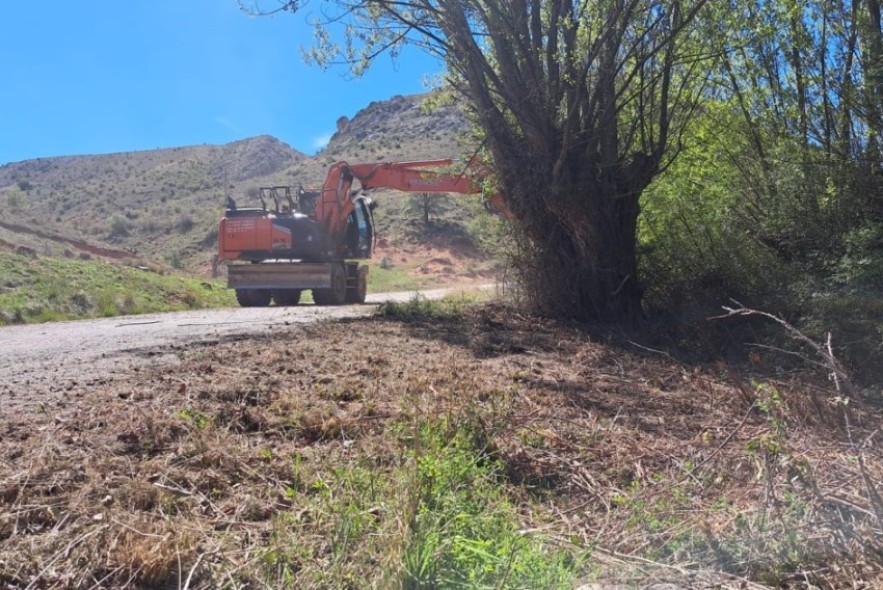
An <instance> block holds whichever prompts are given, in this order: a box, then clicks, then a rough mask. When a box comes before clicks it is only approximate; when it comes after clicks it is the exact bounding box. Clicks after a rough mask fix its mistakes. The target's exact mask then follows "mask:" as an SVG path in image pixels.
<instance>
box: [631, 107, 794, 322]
mask: <svg viewBox="0 0 883 590" xmlns="http://www.w3.org/2000/svg"><path fill="white" fill-rule="evenodd" d="M740 124H741V123H740V120H739V118H738V114H737V113H736V112H734V111H733V110H732V109H731V108H730V107H729V106H728V105H725V104H718V105H715V104H709V105H707V108H706V111H705V113H704V114H703V115H702V116H701V117H698V118H697V120H696V121H695V123H694V125H693V126H692V128H691V132H690V134H689V135H687V136H686V137H685V146H686V147H685V149H684V151H683V152H682V153H681V154H680V156H679V158H678V159H677V160H676V161H675V162H674V163H673V164H672V165H671V166H670V167H669V169H668V170H667V171H666V172H665V173H664V174H663V175H661V176H659V177H657V178H656V180H655V181H654V182H653V183H652V184H651V185H650V187H648V189H647V190H646V191H645V193H644V196H643V199H642V216H641V218H640V219H639V225H638V231H639V241H640V253H641V270H642V273H643V280H644V283H645V284H646V285H647V294H646V300H647V303H648V304H649V305H650V306H651V307H656V308H663V309H672V308H675V307H677V305H678V304H679V303H680V302H684V301H693V300H696V299H699V300H707V299H712V300H716V301H721V300H722V301H726V300H727V298H728V297H744V296H746V295H756V294H758V293H763V292H771V291H775V290H776V289H779V288H781V286H782V284H783V280H784V279H786V278H787V274H786V273H785V269H784V266H783V265H782V264H781V262H780V261H777V260H776V258H775V257H774V256H773V255H772V253H771V252H770V250H769V249H768V248H766V247H765V246H764V245H763V243H762V242H761V241H759V240H758V239H757V237H756V235H752V234H753V232H752V230H751V228H750V227H749V226H750V225H751V224H752V222H753V221H754V220H756V217H755V218H754V219H752V218H750V217H748V216H746V213H745V211H746V207H747V204H746V203H745V198H744V195H745V194H746V190H747V189H748V188H749V187H746V186H744V184H743V181H744V178H743V176H742V175H741V174H740V170H739V168H738V167H736V166H734V165H733V162H732V157H733V156H734V154H736V153H739V150H740V149H742V147H743V146H744V144H745V137H744V135H743V134H742V133H741V131H740Z"/></svg>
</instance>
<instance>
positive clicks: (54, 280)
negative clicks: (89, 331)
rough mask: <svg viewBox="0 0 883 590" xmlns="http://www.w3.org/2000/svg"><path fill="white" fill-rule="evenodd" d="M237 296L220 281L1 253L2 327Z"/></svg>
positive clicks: (203, 304) (228, 301) (224, 302)
mask: <svg viewBox="0 0 883 590" xmlns="http://www.w3.org/2000/svg"><path fill="white" fill-rule="evenodd" d="M233 304H235V299H234V296H233V292H232V291H229V290H227V289H225V288H223V285H222V284H221V283H219V282H217V281H207V280H198V279H189V278H183V277H179V276H174V275H167V274H160V273H158V272H154V271H151V270H143V269H140V268H134V267H131V266H125V265H122V264H111V263H106V262H100V261H94V260H79V259H67V258H56V257H39V258H31V257H27V256H23V255H19V254H15V253H12V252H6V251H0V325H4V324H22V323H38V322H46V321H58V320H73V319H82V318H95V317H112V316H118V315H128V314H137V313H151V312H161V311H176V310H184V309H200V308H208V307H222V306H229V305H233Z"/></svg>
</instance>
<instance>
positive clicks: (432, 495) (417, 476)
mask: <svg viewBox="0 0 883 590" xmlns="http://www.w3.org/2000/svg"><path fill="white" fill-rule="evenodd" d="M394 430H398V432H399V436H398V445H397V446H396V448H395V449H394V450H392V451H391V455H390V456H388V457H386V458H385V460H384V461H382V462H380V461H376V460H371V459H367V458H364V457H363V458H353V459H351V460H349V461H347V462H344V463H338V464H336V465H334V464H329V463H331V462H328V463H325V464H324V466H323V465H316V464H311V465H308V464H305V463H302V462H301V461H300V460H299V458H298V457H295V458H294V460H293V463H292V474H291V478H290V482H289V484H288V487H287V491H286V496H287V500H288V501H290V502H291V503H292V505H293V506H294V507H296V508H295V509H292V510H291V511H289V512H283V513H280V514H278V515H277V516H276V517H275V518H274V522H273V533H272V538H271V539H270V542H269V547H270V549H269V550H268V551H266V553H265V554H264V555H263V572H262V573H261V574H260V576H259V577H260V578H261V579H262V580H263V581H264V582H265V583H269V584H271V585H276V584H282V585H288V586H292V587H293V586H297V587H299V588H366V587H376V588H397V589H401V590H416V589H430V588H446V589H463V590H466V589H476V590H478V589H485V588H487V589H491V588H507V589H515V588H525V589H527V588H543V589H556V588H572V587H573V584H574V582H575V580H576V578H577V577H578V575H579V572H580V571H582V569H583V566H585V558H586V555H585V552H583V551H581V550H576V549H573V548H570V547H568V548H567V549H564V548H561V547H558V546H556V545H554V544H552V543H550V542H549V539H548V538H547V537H545V536H543V535H539V534H535V533H524V532H522V531H521V524H520V519H519V515H518V513H517V511H516V508H515V505H514V503H513V502H512V501H511V500H510V498H509V494H510V492H511V490H509V488H508V486H507V482H506V479H505V476H504V473H505V469H504V465H503V464H502V463H501V462H500V461H499V460H498V459H497V458H495V457H494V456H493V455H492V454H491V453H489V452H488V451H487V449H486V448H484V446H483V443H482V442H481V441H482V437H481V436H480V434H479V428H478V426H477V425H475V424H473V423H471V422H469V421H466V422H465V423H464V422H463V421H461V420H456V419H454V418H453V417H450V416H444V417H440V418H435V419H432V420H427V421H421V422H419V423H417V424H414V423H407V424H400V425H399V426H398V428H397V429H394ZM369 580H371V581H370V582H369Z"/></svg>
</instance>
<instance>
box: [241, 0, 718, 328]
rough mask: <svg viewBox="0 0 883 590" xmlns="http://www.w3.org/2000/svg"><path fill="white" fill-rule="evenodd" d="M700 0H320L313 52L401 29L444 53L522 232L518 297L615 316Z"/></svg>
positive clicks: (677, 120)
mask: <svg viewBox="0 0 883 590" xmlns="http://www.w3.org/2000/svg"><path fill="white" fill-rule="evenodd" d="M307 2H308V0H292V1H288V0H280V1H279V6H278V7H276V8H274V9H273V10H287V11H291V12H302V11H305V9H306V6H307ZM703 3H704V0H331V1H328V2H322V3H321V14H323V16H324V18H323V19H322V22H319V23H317V32H318V34H317V41H316V45H315V47H314V51H313V55H314V56H317V57H319V58H320V59H323V60H326V61H333V60H334V59H335V58H338V57H342V58H343V59H344V60H346V61H348V62H349V63H351V64H353V65H354V66H355V68H356V69H357V70H358V69H360V68H364V67H367V65H368V64H369V63H370V61H371V60H372V59H373V58H374V57H375V56H377V55H379V54H381V53H383V52H384V51H392V52H394V53H395V52H397V51H399V50H400V49H401V48H402V47H404V46H405V45H407V44H413V45H417V46H419V47H420V48H422V49H423V50H425V51H428V52H431V53H433V54H435V55H438V56H440V57H441V58H443V59H444V61H445V63H446V64H447V68H448V72H449V82H450V83H451V85H452V87H453V88H454V90H455V91H456V92H458V93H460V94H461V95H462V97H463V98H464V99H465V100H464V103H465V104H467V105H468V106H469V107H470V110H471V112H472V113H473V114H474V117H475V120H476V122H477V123H478V125H479V127H480V129H481V130H482V131H483V134H484V138H485V146H486V148H487V152H488V154H489V155H490V158H491V159H492V160H493V167H494V169H495V172H496V177H497V182H498V184H499V189H500V190H501V191H502V193H503V195H504V196H505V199H506V201H507V205H508V207H509V209H510V210H511V211H512V213H513V215H514V218H515V225H516V226H517V231H518V234H519V236H520V237H521V238H522V239H523V240H524V241H525V242H524V243H527V244H529V246H530V247H529V248H528V249H525V251H526V252H530V255H529V256H526V257H525V258H524V259H523V260H521V261H520V263H521V267H520V268H521V270H522V271H523V273H522V287H523V288H524V292H525V293H526V295H527V296H528V300H529V301H530V302H531V303H533V305H534V306H535V307H536V308H537V309H538V310H539V311H541V312H545V313H548V314H552V315H557V316H568V317H574V318H578V319H589V320H602V321H620V320H626V321H628V320H634V319H636V318H637V317H639V315H640V312H641V294H642V288H641V286H640V283H639V279H638V266H637V251H636V225H637V219H638V214H639V211H640V206H639V197H640V195H641V192H642V191H643V190H644V188H645V187H647V185H648V184H649V183H650V181H651V180H652V179H653V177H654V176H655V175H656V174H657V173H658V172H659V171H660V169H661V167H662V166H664V163H665V158H666V157H667V153H669V152H668V147H669V144H670V142H671V140H672V139H673V138H674V137H677V135H678V133H679V131H680V128H681V126H682V124H683V122H684V120H685V119H686V115H688V114H689V113H690V112H691V110H692V109H693V108H694V107H695V100H694V99H695V97H696V93H697V92H698V90H697V86H698V85H699V84H701V80H702V77H701V76H698V75H696V73H697V72H696V70H698V68H699V67H700V64H701V63H702V59H701V56H700V55H699V54H700V51H699V49H698V47H699V45H698V44H697V43H695V42H694V41H693V40H692V39H691V38H690V36H691V31H692V24H693V22H694V21H695V20H696V19H695V17H696V16H697V14H698V12H699V10H700V9H701V8H702V5H703ZM316 4H317V3H316V2H315V1H314V2H313V8H315V7H316ZM247 8H250V9H252V10H257V11H261V9H262V8H264V7H260V6H255V5H253V4H250V5H249V6H248V7H247ZM335 25H340V26H341V30H340V32H339V33H335V32H334V31H333V27H334V26H335ZM335 38H340V39H342V41H341V43H340V44H335V43H333V42H332V40H333V39H335Z"/></svg>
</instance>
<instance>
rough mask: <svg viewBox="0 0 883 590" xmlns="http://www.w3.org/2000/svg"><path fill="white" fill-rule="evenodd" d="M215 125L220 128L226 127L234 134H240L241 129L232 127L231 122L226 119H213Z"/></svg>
mask: <svg viewBox="0 0 883 590" xmlns="http://www.w3.org/2000/svg"><path fill="white" fill-rule="evenodd" d="M215 123H218V124H219V125H221V126H222V127H226V128H227V129H229V130H230V131H232V132H234V133H242V129H240V128H239V127H237V126H236V125H234V124H233V122H232V121H231V120H230V119H228V118H227V117H215Z"/></svg>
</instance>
